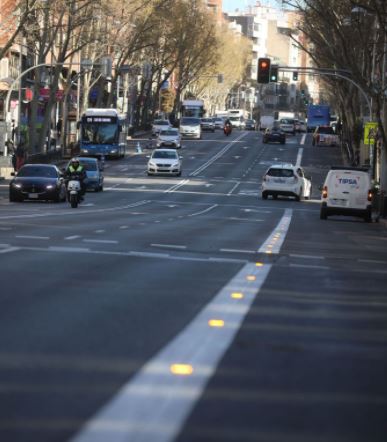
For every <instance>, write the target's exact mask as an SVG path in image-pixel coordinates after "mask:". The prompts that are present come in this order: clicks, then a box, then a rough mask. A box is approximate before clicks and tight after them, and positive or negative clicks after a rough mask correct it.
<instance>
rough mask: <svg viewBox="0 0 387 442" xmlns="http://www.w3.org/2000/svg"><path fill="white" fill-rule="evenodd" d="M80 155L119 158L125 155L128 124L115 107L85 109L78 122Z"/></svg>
mask: <svg viewBox="0 0 387 442" xmlns="http://www.w3.org/2000/svg"><path fill="white" fill-rule="evenodd" d="M79 131H80V132H79V152H80V155H82V156H92V157H98V158H101V157H105V158H121V157H123V156H124V155H125V149H126V142H127V135H128V125H127V123H126V119H125V117H124V116H123V115H120V114H119V113H118V111H117V110H116V109H87V110H86V112H85V113H84V114H83V115H82V117H81V120H80V122H79Z"/></svg>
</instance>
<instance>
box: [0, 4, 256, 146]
mask: <svg viewBox="0 0 387 442" xmlns="http://www.w3.org/2000/svg"><path fill="white" fill-rule="evenodd" d="M7 3H9V0H7ZM13 3H15V1H14V2H13ZM3 6H4V5H3ZM3 10H6V9H5V8H4V7H3ZM5 23H7V26H5ZM10 31H12V32H10ZM0 33H3V34H5V33H7V35H8V41H7V42H6V43H5V44H4V45H3V47H2V48H1V49H0V57H1V58H2V57H4V56H6V55H7V53H8V52H9V50H10V48H11V47H12V45H13V44H14V43H17V44H18V45H19V44H21V45H22V46H23V47H24V48H25V51H26V54H27V61H28V63H30V64H31V65H34V66H40V65H42V66H44V67H43V68H36V69H34V70H33V76H32V79H33V86H32V87H33V89H34V91H33V96H34V97H39V91H40V88H41V86H42V84H43V80H44V79H45V78H47V72H49V87H50V96H49V97H48V100H47V102H46V106H45V116H44V119H43V122H42V123H41V127H39V129H38V124H37V121H38V118H37V115H38V110H39V106H41V104H39V100H38V99H33V100H32V101H31V103H30V105H29V106H30V109H29V128H28V139H29V143H28V144H29V146H34V148H33V150H35V151H41V150H42V148H43V146H44V144H45V138H46V135H45V134H47V132H48V131H49V129H50V125H51V124H52V115H53V109H54V107H55V106H56V105H57V96H58V95H57V90H58V89H63V90H64V99H63V100H62V102H61V106H62V109H61V112H60V115H61V116H62V117H63V121H64V122H65V121H66V119H67V114H66V112H67V104H66V103H67V100H66V97H67V96H68V95H69V94H70V93H71V91H73V90H74V89H76V88H80V87H81V86H82V95H81V100H80V112H81V111H82V110H84V109H85V108H87V107H88V106H89V96H90V94H89V92H90V90H91V89H93V90H94V91H97V92H96V94H95V96H96V97H97V98H96V101H95V102H94V103H93V104H94V105H95V106H107V107H110V106H114V105H115V103H116V101H117V98H118V97H117V89H119V87H117V86H119V85H120V84H121V85H122V84H126V85H128V84H132V85H133V84H135V85H136V86H138V94H137V97H138V100H137V102H136V103H135V106H133V109H134V110H135V113H136V118H135V121H137V124H138V125H145V124H146V123H147V122H148V120H149V118H151V117H152V115H154V113H155V112H156V111H157V108H158V106H159V94H160V90H161V89H162V88H163V86H164V85H165V84H166V82H169V85H172V84H173V87H172V91H173V94H174V96H175V100H174V104H173V111H175V112H176V111H177V110H178V107H179V103H180V101H181V99H182V98H183V96H184V94H185V93H187V91H190V92H191V93H194V94H199V95H200V93H202V92H203V89H204V88H208V89H209V90H211V93H212V94H213V98H214V100H215V99H220V98H221V97H222V96H224V97H225V96H226V95H227V91H228V90H229V89H230V88H231V87H232V85H233V84H234V83H235V82H238V81H240V80H241V79H242V77H243V74H244V72H245V69H246V66H247V63H248V57H247V53H248V51H247V49H246V48H247V43H246V42H244V41H243V38H236V37H235V36H234V35H233V34H231V33H230V32H228V31H227V29H226V28H223V29H222V27H221V25H219V24H217V23H216V21H215V17H214V16H213V14H211V13H210V12H209V11H208V10H207V9H206V8H205V5H204V2H203V1H201V0H191V1H187V0H56V1H55V2H53V1H50V0H20V1H19V2H18V3H17V4H16V5H15V7H13V8H12V11H10V14H9V17H8V18H5V17H3V18H2V23H1V28H0ZM107 57H109V58H110V59H111V60H112V62H113V69H112V71H111V73H110V72H104V71H103V70H101V63H102V61H103V60H106V59H107ZM82 60H88V61H89V64H88V65H87V66H85V64H83V65H81V61H82ZM230 60H232V62H230ZM47 66H49V70H47ZM26 67H29V66H28V64H27V65H26V66H24V67H23V68H26ZM219 73H222V74H223V78H224V82H223V83H222V84H218V83H217V75H218V74H219ZM211 85H213V86H214V88H213V89H212V88H211ZM124 92H125V94H127V93H128V91H127V90H125V91H124ZM6 111H7V110H6ZM64 129H66V127H64ZM63 136H64V137H65V133H64V134H63ZM62 141H64V140H62Z"/></svg>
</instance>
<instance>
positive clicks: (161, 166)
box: [147, 149, 181, 176]
mask: <svg viewBox="0 0 387 442" xmlns="http://www.w3.org/2000/svg"><path fill="white" fill-rule="evenodd" d="M147 173H148V175H157V174H160V175H176V176H180V175H181V157H180V156H179V155H178V153H177V152H176V150H175V149H155V150H154V151H153V152H152V155H151V156H150V157H149V161H148V171H147Z"/></svg>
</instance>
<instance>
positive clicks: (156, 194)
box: [0, 131, 387, 442]
mask: <svg viewBox="0 0 387 442" xmlns="http://www.w3.org/2000/svg"><path fill="white" fill-rule="evenodd" d="M309 137H310V136H309V135H308V136H306V137H305V136H303V135H301V134H299V135H296V136H289V137H288V140H287V144H286V145H285V146H282V145H276V144H262V137H261V134H259V133H256V132H243V131H242V132H233V134H232V135H231V137H227V138H226V137H225V136H224V135H223V133H222V132H220V131H217V132H215V133H214V134H212V133H208V134H205V135H204V137H203V140H200V141H193V140H192V141H189V140H188V141H186V142H185V143H184V147H183V149H181V151H180V154H181V155H182V157H183V174H182V176H181V177H178V178H174V177H148V176H146V174H145V166H146V162H147V158H146V155H147V154H149V152H148V151H147V150H144V151H143V152H142V153H136V154H132V155H128V156H127V157H126V158H125V159H123V160H118V161H109V162H108V163H107V165H106V170H105V190H104V192H102V193H88V194H87V195H86V199H85V202H84V203H83V204H82V205H81V206H80V207H79V208H78V209H71V208H70V206H69V205H68V204H67V203H61V204H55V203H41V202H25V203H9V202H8V194H7V182H5V181H2V182H0V265H1V267H0V277H1V283H0V303H1V313H0V314H1V321H0V385H1V400H0V440H1V441H5V442H8V441H9V442H30V441H33V442H42V441H44V442H54V441H56V442H59V441H60V442H61V441H68V440H71V441H73V442H84V441H90V442H106V441H109V442H118V441H120V442H121V441H122V442H123V441H127V442H128V441H130V442H133V441H143V442H148V441H150V442H163V441H165V442H167V441H179V442H186V441H195V442H197V441H235V442H245V441H246V442H249V441H254V442H335V441H340V442H355V441H359V442H365V441H367V442H374V441H375V442H376V441H381V442H382V441H383V442H385V441H386V440H387V419H386V416H387V379H386V373H387V345H386V344H387V290H386V281H387V250H386V245H387V229H386V228H385V227H384V226H383V225H382V224H378V223H372V224H368V223H365V222H364V221H362V220H361V219H356V218H351V217H345V218H344V217H330V218H329V219H328V220H326V221H322V220H320V219H319V190H318V187H319V185H321V184H322V182H323V180H324V177H325V175H326V172H327V170H328V168H329V167H330V165H333V164H336V165H337V164H341V162H342V157H341V153H340V151H339V149H338V148H333V147H318V148H316V147H312V146H311V140H310V139H309ZM144 144H145V141H144ZM276 161H281V162H292V163H296V162H299V163H300V164H301V165H302V166H303V167H304V169H305V170H306V172H307V173H308V174H310V175H312V183H313V194H312V199H311V200H309V201H301V202H296V201H294V200H292V199H287V198H278V199H277V200H271V199H268V200H266V201H264V200H262V199H261V197H260V185H261V178H262V175H263V173H264V172H265V170H266V168H267V167H268V165H269V164H271V163H272V162H276Z"/></svg>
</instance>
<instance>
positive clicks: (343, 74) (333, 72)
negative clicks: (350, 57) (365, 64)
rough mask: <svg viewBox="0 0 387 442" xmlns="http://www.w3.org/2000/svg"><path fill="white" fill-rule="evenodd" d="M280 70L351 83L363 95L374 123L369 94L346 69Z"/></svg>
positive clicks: (296, 68) (298, 68)
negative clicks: (349, 75)
mask: <svg viewBox="0 0 387 442" xmlns="http://www.w3.org/2000/svg"><path fill="white" fill-rule="evenodd" d="M278 69H279V70H280V71H283V72H295V71H297V72H301V73H303V74H313V75H327V76H331V77H337V78H341V79H343V80H347V81H349V82H350V83H351V84H353V85H354V86H355V87H356V88H357V89H358V90H359V91H360V92H361V94H362V95H363V97H364V99H365V101H366V102H367V106H368V110H369V115H368V119H369V121H372V105H371V101H370V99H369V98H368V96H367V94H366V93H365V91H364V89H362V88H361V86H360V85H358V84H357V83H356V82H355V81H354V80H352V78H350V77H348V74H351V71H348V70H346V69H327V68H325V69H324V68H310V67H309V68H305V67H301V66H299V67H294V66H290V67H289V66H278Z"/></svg>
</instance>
